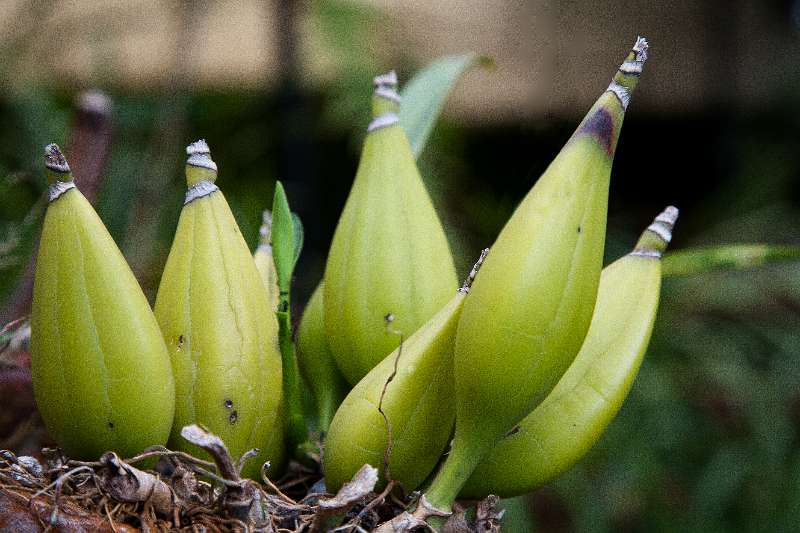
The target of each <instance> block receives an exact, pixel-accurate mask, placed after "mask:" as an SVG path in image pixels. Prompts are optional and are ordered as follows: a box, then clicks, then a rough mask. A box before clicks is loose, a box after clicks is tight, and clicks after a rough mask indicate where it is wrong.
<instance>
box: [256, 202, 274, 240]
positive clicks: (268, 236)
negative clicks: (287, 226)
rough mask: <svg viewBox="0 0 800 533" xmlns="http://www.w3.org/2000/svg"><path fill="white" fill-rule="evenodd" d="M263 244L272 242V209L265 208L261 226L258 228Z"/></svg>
mask: <svg viewBox="0 0 800 533" xmlns="http://www.w3.org/2000/svg"><path fill="white" fill-rule="evenodd" d="M258 235H259V237H260V239H259V241H260V243H261V245H265V244H266V245H270V244H271V242H272V211H270V210H269V209H264V212H263V213H262V215H261V227H260V228H259V229H258Z"/></svg>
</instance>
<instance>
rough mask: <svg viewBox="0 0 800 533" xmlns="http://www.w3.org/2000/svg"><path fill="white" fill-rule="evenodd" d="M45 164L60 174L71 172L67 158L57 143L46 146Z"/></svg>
mask: <svg viewBox="0 0 800 533" xmlns="http://www.w3.org/2000/svg"><path fill="white" fill-rule="evenodd" d="M44 166H45V167H47V168H48V169H50V170H52V171H53V172H58V173H60V174H69V172H70V169H69V163H67V158H66V157H64V154H62V153H61V149H60V148H59V147H58V145H57V144H56V143H51V144H48V145H47V146H45V147H44Z"/></svg>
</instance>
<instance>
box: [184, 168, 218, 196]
mask: <svg viewBox="0 0 800 533" xmlns="http://www.w3.org/2000/svg"><path fill="white" fill-rule="evenodd" d="M215 170H216V169H215ZM218 190H219V187H217V186H216V185H214V184H213V183H211V182H210V181H205V180H203V181H198V182H197V183H195V184H194V185H192V186H191V187H189V188H188V189H187V190H186V198H185V199H184V201H183V205H186V204H188V203H189V202H193V201H194V200H197V199H198V198H202V197H204V196H208V195H209V194H211V193H213V192H217V191H218Z"/></svg>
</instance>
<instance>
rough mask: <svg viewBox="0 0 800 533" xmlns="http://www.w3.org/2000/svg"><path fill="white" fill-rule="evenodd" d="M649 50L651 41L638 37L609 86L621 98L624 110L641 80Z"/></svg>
mask: <svg viewBox="0 0 800 533" xmlns="http://www.w3.org/2000/svg"><path fill="white" fill-rule="evenodd" d="M649 50H650V43H649V41H648V40H647V39H646V38H645V37H642V36H638V37H636V42H635V43H633V48H631V51H630V52H629V53H628V55H627V57H626V58H625V61H623V62H622V64H621V65H620V66H619V69H617V72H616V74H614V78H613V79H612V80H611V84H610V85H609V86H608V90H609V91H610V92H612V93H614V95H615V96H616V97H617V99H619V102H620V104H621V105H622V109H623V110H626V109H628V104H629V103H630V100H631V93H633V90H634V89H635V88H636V84H637V83H638V82H639V76H641V75H642V69H643V68H644V64H645V62H646V61H647V57H648V55H649Z"/></svg>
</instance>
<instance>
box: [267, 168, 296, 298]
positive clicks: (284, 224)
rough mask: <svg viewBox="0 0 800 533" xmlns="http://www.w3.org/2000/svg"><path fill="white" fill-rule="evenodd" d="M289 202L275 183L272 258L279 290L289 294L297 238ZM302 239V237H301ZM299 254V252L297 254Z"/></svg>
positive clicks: (278, 183) (279, 186)
mask: <svg viewBox="0 0 800 533" xmlns="http://www.w3.org/2000/svg"><path fill="white" fill-rule="evenodd" d="M294 227H295V226H294V220H293V218H292V212H291V211H290V210H289V200H288V199H287V198H286V191H284V190H283V184H281V182H280V181H277V182H275V197H274V199H273V201H272V256H273V259H274V260H275V270H276V272H277V274H278V288H279V289H280V290H281V292H286V293H288V291H289V287H290V285H291V281H292V272H293V271H294V264H295V248H296V241H295V239H296V237H295V234H294V233H295V231H294ZM301 238H302V236H301ZM297 253H298V254H299V251H298V252H297Z"/></svg>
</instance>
